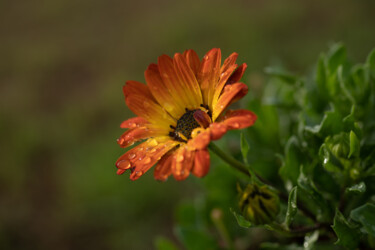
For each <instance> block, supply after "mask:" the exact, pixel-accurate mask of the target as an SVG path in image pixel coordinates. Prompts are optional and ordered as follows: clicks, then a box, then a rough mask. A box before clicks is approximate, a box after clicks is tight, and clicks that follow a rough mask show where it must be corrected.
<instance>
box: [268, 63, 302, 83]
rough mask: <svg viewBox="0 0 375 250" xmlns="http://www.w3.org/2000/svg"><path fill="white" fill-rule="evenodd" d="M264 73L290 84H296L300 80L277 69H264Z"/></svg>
mask: <svg viewBox="0 0 375 250" xmlns="http://www.w3.org/2000/svg"><path fill="white" fill-rule="evenodd" d="M264 72H265V73H266V74H268V75H270V76H273V77H276V78H278V79H280V80H281V81H283V82H285V83H288V84H295V83H296V82H298V78H297V77H296V76H294V75H292V74H290V73H287V72H285V71H283V70H281V69H277V68H275V67H267V68H265V69H264Z"/></svg>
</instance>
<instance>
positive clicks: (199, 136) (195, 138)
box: [188, 128, 211, 150]
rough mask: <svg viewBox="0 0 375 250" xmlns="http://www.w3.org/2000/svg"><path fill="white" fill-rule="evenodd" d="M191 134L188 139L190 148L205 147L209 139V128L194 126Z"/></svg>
mask: <svg viewBox="0 0 375 250" xmlns="http://www.w3.org/2000/svg"><path fill="white" fill-rule="evenodd" d="M191 135H192V139H190V140H189V141H188V147H189V148H190V149H192V150H195V149H203V148H206V147H207V146H208V144H209V143H210V141H211V135H210V130H209V129H202V128H196V129H194V130H193V132H192V133H191Z"/></svg>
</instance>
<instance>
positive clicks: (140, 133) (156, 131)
mask: <svg viewBox="0 0 375 250" xmlns="http://www.w3.org/2000/svg"><path fill="white" fill-rule="evenodd" d="M167 134H168V129H167V128H165V129H160V128H149V127H136V128H132V129H129V130H127V131H126V132H125V133H123V134H122V135H121V136H120V138H119V139H117V143H118V144H119V145H120V146H121V147H123V148H125V147H128V146H131V145H133V144H134V143H135V142H137V141H139V140H142V139H145V138H149V137H155V136H163V135H167Z"/></svg>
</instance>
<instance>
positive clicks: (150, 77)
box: [145, 64, 185, 119]
mask: <svg viewBox="0 0 375 250" xmlns="http://www.w3.org/2000/svg"><path fill="white" fill-rule="evenodd" d="M145 78H146V82H147V85H148V86H149V88H150V91H151V93H152V95H153V96H154V97H155V99H156V100H157V101H158V102H159V103H160V105H161V106H162V107H163V108H164V109H165V110H167V111H168V113H169V114H171V115H172V116H173V117H174V118H175V119H178V118H180V117H181V116H182V115H183V114H184V113H185V107H184V105H183V103H181V102H176V101H175V97H173V95H172V94H171V93H170V92H169V90H168V88H167V87H166V85H165V84H164V82H163V80H162V78H161V76H160V72H159V67H158V65H156V64H150V66H148V68H147V70H146V71H145Z"/></svg>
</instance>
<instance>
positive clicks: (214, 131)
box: [210, 122, 228, 141]
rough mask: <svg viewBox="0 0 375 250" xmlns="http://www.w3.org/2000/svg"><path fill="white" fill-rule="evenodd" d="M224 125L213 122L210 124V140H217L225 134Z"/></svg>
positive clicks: (225, 127)
mask: <svg viewBox="0 0 375 250" xmlns="http://www.w3.org/2000/svg"><path fill="white" fill-rule="evenodd" d="M227 130H228V129H227V126H226V124H224V123H222V122H215V123H212V124H210V134H211V140H212V141H214V140H219V139H220V138H221V137H223V135H224V134H225V133H226V132H227Z"/></svg>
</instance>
